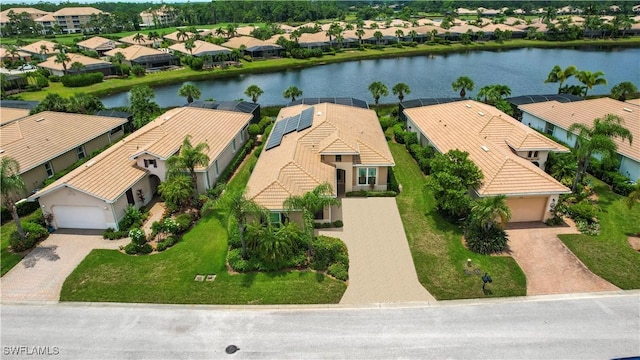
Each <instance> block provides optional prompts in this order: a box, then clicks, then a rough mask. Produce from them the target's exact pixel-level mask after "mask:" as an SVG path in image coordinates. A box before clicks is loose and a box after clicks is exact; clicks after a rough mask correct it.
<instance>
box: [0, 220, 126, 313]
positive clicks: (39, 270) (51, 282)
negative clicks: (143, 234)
mask: <svg viewBox="0 0 640 360" xmlns="http://www.w3.org/2000/svg"><path fill="white" fill-rule="evenodd" d="M94 233H95V232H94ZM129 241H130V240H129V239H120V240H104V239H102V236H101V235H96V234H91V232H87V231H85V232H83V231H79V232H74V233H65V232H64V231H61V232H55V233H53V234H51V235H49V237H48V238H47V239H46V240H45V241H43V242H42V243H40V245H39V246H38V247H37V248H35V249H33V251H31V253H29V255H27V256H25V258H24V259H22V261H20V262H19V263H18V264H17V265H16V266H15V267H14V268H13V269H11V270H10V271H9V272H8V273H6V274H5V275H4V276H3V277H2V278H1V279H0V289H1V292H0V294H1V298H2V302H3V303H4V302H57V301H58V300H60V291H61V290H62V284H63V283H64V281H65V279H66V278H67V277H68V276H69V275H70V274H71V273H72V272H73V270H74V269H75V268H76V267H77V266H78V264H80V262H81V261H82V260H83V259H84V258H85V257H86V256H87V255H88V254H89V252H91V250H93V249H117V248H118V247H119V246H120V245H126V244H127V243H129Z"/></svg>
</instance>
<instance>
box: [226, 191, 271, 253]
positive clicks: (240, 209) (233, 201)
mask: <svg viewBox="0 0 640 360" xmlns="http://www.w3.org/2000/svg"><path fill="white" fill-rule="evenodd" d="M217 202H218V203H221V204H222V205H223V206H224V208H226V209H229V217H228V218H229V220H231V219H234V220H235V222H236V225H237V226H238V236H239V237H240V243H241V244H242V258H243V259H246V258H247V243H246V240H245V238H244V232H245V230H246V228H247V216H248V215H255V216H257V217H258V218H268V216H269V215H268V211H267V209H265V208H264V207H262V206H260V205H258V204H257V203H256V202H255V201H253V200H251V199H248V198H247V197H246V194H245V192H244V191H230V192H225V193H224V194H223V195H222V196H221V197H220V198H219V199H218V200H217ZM230 226H231V223H229V224H228V227H230Z"/></svg>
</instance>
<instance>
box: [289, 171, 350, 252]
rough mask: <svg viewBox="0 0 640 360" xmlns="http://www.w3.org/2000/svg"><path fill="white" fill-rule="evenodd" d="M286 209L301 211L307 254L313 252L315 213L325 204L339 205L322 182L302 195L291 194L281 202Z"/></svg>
mask: <svg viewBox="0 0 640 360" xmlns="http://www.w3.org/2000/svg"><path fill="white" fill-rule="evenodd" d="M282 205H283V206H284V208H285V209H287V211H289V212H291V211H302V222H303V230H304V231H305V232H306V235H307V238H308V240H309V254H310V255H311V254H312V252H313V244H312V242H313V224H314V220H315V214H316V213H317V212H319V211H321V210H323V209H324V208H325V207H327V206H339V205H340V200H338V199H337V198H335V197H333V190H332V189H331V185H329V184H328V183H322V184H320V185H318V186H316V187H315V188H314V189H313V190H311V191H309V192H306V193H305V194H304V195H302V196H300V195H291V196H289V197H288V198H287V199H286V200H285V201H284V202H283V204H282Z"/></svg>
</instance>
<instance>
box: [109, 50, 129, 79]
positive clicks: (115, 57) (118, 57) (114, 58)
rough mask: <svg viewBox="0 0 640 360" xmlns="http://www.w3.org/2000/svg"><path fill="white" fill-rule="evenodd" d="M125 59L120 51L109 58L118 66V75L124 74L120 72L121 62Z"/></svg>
mask: <svg viewBox="0 0 640 360" xmlns="http://www.w3.org/2000/svg"><path fill="white" fill-rule="evenodd" d="M125 59H126V58H125V57H124V54H123V53H121V52H120V51H118V52H117V53H115V54H113V56H112V57H111V61H112V62H114V63H116V64H118V65H120V75H124V72H123V71H122V62H123V61H124V60H125Z"/></svg>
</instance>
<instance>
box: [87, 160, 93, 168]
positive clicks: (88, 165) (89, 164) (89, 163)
mask: <svg viewBox="0 0 640 360" xmlns="http://www.w3.org/2000/svg"><path fill="white" fill-rule="evenodd" d="M95 163H96V161H95V160H91V161H89V162H88V163H86V165H85V167H91V165H93V164H95Z"/></svg>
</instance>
